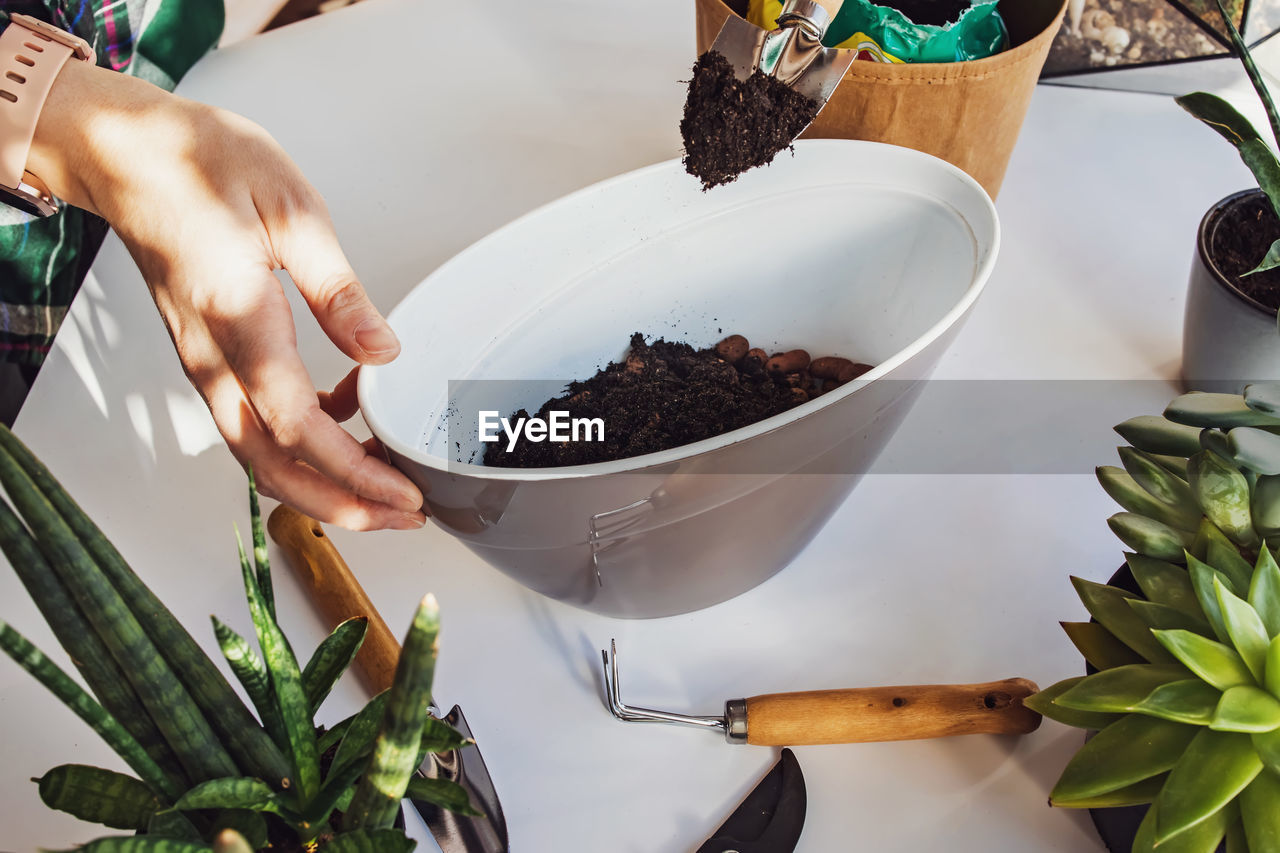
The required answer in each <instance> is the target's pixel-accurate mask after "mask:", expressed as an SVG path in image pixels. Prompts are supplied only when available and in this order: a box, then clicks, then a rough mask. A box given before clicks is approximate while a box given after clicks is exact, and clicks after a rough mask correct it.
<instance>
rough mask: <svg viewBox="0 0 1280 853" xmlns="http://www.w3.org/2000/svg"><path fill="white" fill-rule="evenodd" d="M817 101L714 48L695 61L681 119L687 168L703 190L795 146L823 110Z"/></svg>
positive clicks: (734, 177)
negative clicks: (736, 68) (745, 71)
mask: <svg viewBox="0 0 1280 853" xmlns="http://www.w3.org/2000/svg"><path fill="white" fill-rule="evenodd" d="M818 110H819V105H818V102H817V101H815V100H813V99H812V98H808V97H806V96H804V95H802V94H800V93H799V92H797V91H795V90H794V89H792V88H790V87H789V86H786V85H784V84H782V83H780V82H778V80H777V79H776V78H774V77H771V76H770V75H768V74H764V73H762V72H760V71H757V72H755V73H754V74H752V75H751V76H750V77H748V78H747V79H746V80H739V79H738V78H737V77H735V76H734V74H733V66H731V65H730V64H729V60H727V59H725V58H724V56H722V55H721V54H719V53H717V52H716V51H713V50H709V51H707V52H706V53H704V54H702V56H700V57H698V61H697V62H696V63H694V66H693V79H691V80H690V81H689V94H688V97H687V98H686V100H685V103H684V118H683V119H682V120H681V121H680V136H681V137H682V138H683V139H684V151H685V156H684V167H685V169H686V170H687V171H688V172H689V174H691V175H693V176H695V177H696V178H698V179H699V180H701V181H702V188H703V189H704V190H708V189H711V188H712V187H714V186H718V185H720V184H727V183H729V182H731V181H733V180H734V179H736V178H737V177H738V176H739V175H741V174H742V173H743V172H745V171H747V170H748V169H751V168H753V167H755V166H764V165H766V164H768V163H770V162H772V161H773V158H774V155H776V154H777V153H778V152H779V151H781V150H783V149H784V148H790V147H791V143H792V142H793V141H794V140H795V138H796V136H798V135H799V134H800V131H802V130H804V129H805V127H806V126H807V125H808V124H809V122H811V121H813V117H814V116H816V115H817V114H818Z"/></svg>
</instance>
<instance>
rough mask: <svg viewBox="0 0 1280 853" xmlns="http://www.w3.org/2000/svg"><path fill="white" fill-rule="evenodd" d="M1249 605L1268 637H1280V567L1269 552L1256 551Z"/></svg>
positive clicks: (1264, 550)
mask: <svg viewBox="0 0 1280 853" xmlns="http://www.w3.org/2000/svg"><path fill="white" fill-rule="evenodd" d="M1249 604H1250V605H1252V606H1253V609H1254V611H1256V612H1257V614H1258V617H1259V618H1260V619H1262V625H1263V627H1264V628H1265V629H1266V632H1267V636H1268V637H1276V636H1280V566H1277V565H1276V559H1275V557H1273V556H1272V555H1271V551H1270V550H1269V549H1267V548H1262V549H1260V550H1259V551H1258V562H1257V563H1256V564H1255V566H1254V569H1253V581H1252V582H1251V583H1250V584H1249Z"/></svg>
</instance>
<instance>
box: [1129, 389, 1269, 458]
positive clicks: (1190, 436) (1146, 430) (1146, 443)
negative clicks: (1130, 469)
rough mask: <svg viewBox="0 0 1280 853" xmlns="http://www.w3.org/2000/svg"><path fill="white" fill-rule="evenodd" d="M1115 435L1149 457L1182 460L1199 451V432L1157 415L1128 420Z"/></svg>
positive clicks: (1140, 416)
mask: <svg viewBox="0 0 1280 853" xmlns="http://www.w3.org/2000/svg"><path fill="white" fill-rule="evenodd" d="M1245 390H1246V391H1247V390H1248V389H1245ZM1115 431H1116V432H1118V433H1120V437H1121V438H1123V439H1124V440H1125V441H1127V442H1129V443H1130V444H1132V445H1133V446H1134V447H1135V448H1137V449H1138V450H1145V451H1146V452H1147V453H1151V454H1156V455H1161V456H1175V457H1183V458H1185V457H1187V456H1191V455H1193V454H1195V453H1198V452H1199V450H1200V430H1199V429H1197V428H1195V427H1191V426H1186V425H1184V424H1179V423H1174V422H1173V421H1171V420H1169V419H1168V418H1162V417H1160V416H1159V415H1139V416H1138V417H1136V418H1129V420H1127V421H1125V422H1124V423H1120V424H1116V426H1115Z"/></svg>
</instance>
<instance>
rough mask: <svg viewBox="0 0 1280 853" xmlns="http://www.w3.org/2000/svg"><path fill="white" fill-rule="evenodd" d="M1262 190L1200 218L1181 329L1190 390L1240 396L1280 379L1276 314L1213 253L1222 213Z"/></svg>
mask: <svg viewBox="0 0 1280 853" xmlns="http://www.w3.org/2000/svg"><path fill="white" fill-rule="evenodd" d="M1261 194H1262V191H1261V190H1259V189H1257V188H1254V189H1251V190H1242V191H1240V192H1238V193H1233V194H1232V195H1229V196H1227V197H1226V198H1224V199H1223V200H1222V201H1220V202H1218V203H1217V204H1215V205H1214V206H1213V207H1211V208H1209V212H1208V213H1206V214H1205V215H1204V219H1202V220H1200V229H1199V231H1198V232H1197V234H1196V255H1195V257H1194V258H1193V259H1192V261H1191V279H1190V281H1189V282H1188V284H1187V313H1186V318H1185V320H1184V322H1183V327H1182V381H1183V384H1184V385H1185V386H1186V387H1187V389H1188V390H1193V391H1224V392H1227V393H1233V394H1237V393H1239V392H1241V391H1242V390H1244V386H1245V385H1248V384H1249V383H1250V382H1254V381H1258V380H1264V379H1280V332H1277V329H1276V312H1275V311H1274V310H1272V309H1270V308H1267V307H1266V306H1265V305H1263V304H1262V303H1260V302H1258V301H1257V300H1255V299H1252V298H1250V297H1248V296H1245V295H1244V294H1243V293H1241V292H1240V291H1239V290H1236V288H1235V287H1233V286H1232V285H1231V284H1230V283H1229V282H1228V281H1227V278H1226V276H1225V275H1223V273H1222V271H1221V270H1219V269H1218V267H1217V265H1216V264H1214V262H1213V258H1212V257H1211V255H1210V251H1209V247H1210V246H1212V245H1213V236H1214V232H1215V229H1216V228H1217V227H1218V226H1219V224H1220V223H1221V222H1222V215H1223V213H1224V212H1225V211H1227V210H1228V209H1230V208H1231V207H1232V206H1234V205H1236V204H1239V203H1241V202H1243V201H1245V200H1247V199H1249V198H1251V197H1253V196H1255V195H1261Z"/></svg>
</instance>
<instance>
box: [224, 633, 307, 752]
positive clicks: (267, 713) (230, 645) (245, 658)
mask: <svg viewBox="0 0 1280 853" xmlns="http://www.w3.org/2000/svg"><path fill="white" fill-rule="evenodd" d="M209 618H210V619H212V620H213V633H214V636H215V637H217V639H218V647H219V648H221V649H222V655H223V657H225V658H226V659H227V663H228V664H229V665H230V666H231V671H232V672H234V673H235V676H236V678H237V679H238V680H239V681H240V684H241V685H242V686H243V687H244V692H245V693H247V694H249V701H251V702H252V703H253V707H254V708H256V709H257V711H258V716H259V717H260V718H261V719H262V726H263V728H265V729H266V730H267V733H268V734H270V735H271V740H272V741H273V742H274V743H275V744H276V746H278V747H280V748H281V749H288V748H289V738H288V736H287V735H286V734H285V730H284V723H283V722H281V720H280V706H279V703H278V702H277V701H276V694H275V691H274V690H273V689H272V688H271V675H270V673H268V672H267V666H266V664H264V663H263V662H262V658H260V657H258V653H257V652H255V651H254V650H253V647H252V646H250V645H249V642H248V641H247V640H246V639H245V638H244V637H241V636H240V635H239V634H237V633H236V632H235V631H234V630H232V629H231V628H230V627H228V626H227V625H224V624H223V623H222V622H221V621H220V620H219V619H218V617H216V616H211V617H209Z"/></svg>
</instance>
